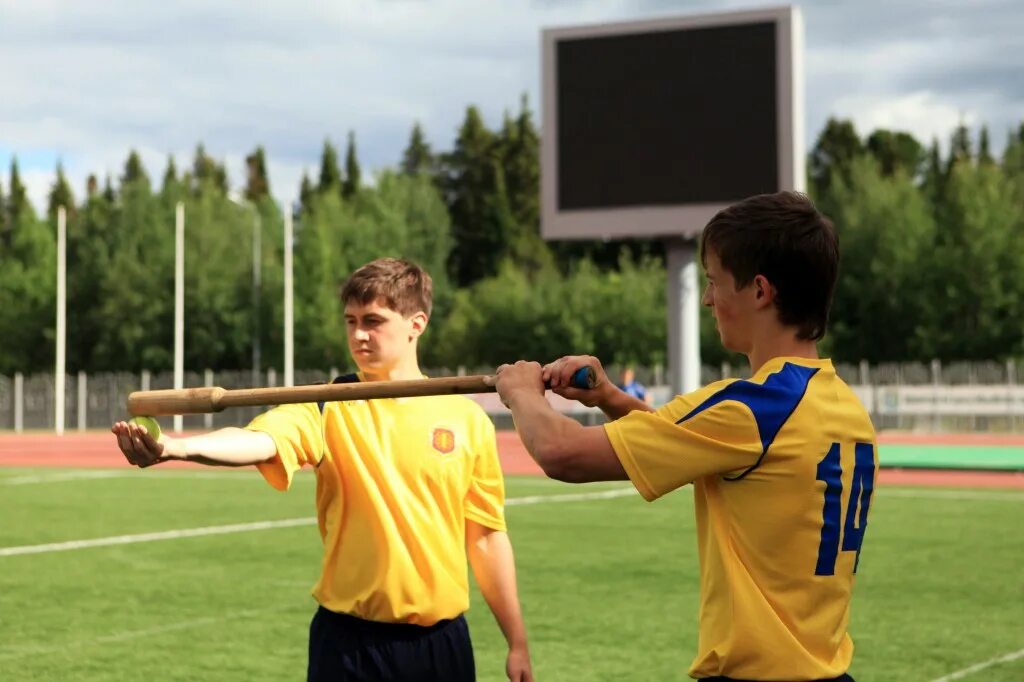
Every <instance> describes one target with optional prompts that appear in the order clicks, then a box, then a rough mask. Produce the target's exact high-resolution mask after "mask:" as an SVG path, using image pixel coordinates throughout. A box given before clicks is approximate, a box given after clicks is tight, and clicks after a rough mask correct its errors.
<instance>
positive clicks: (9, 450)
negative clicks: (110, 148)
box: [0, 431, 1024, 490]
mask: <svg viewBox="0 0 1024 682" xmlns="http://www.w3.org/2000/svg"><path fill="white" fill-rule="evenodd" d="M879 441H880V442H882V443H918V444H929V443H935V444H945V445H950V444H957V445H968V444H977V445H989V446H991V445H1024V437H1022V436H1005V437H1004V436H988V435H985V434H977V435H975V434H951V435H923V436H920V435H916V434H884V435H882V436H880V438H879ZM498 454H499V455H500V457H501V463H502V469H504V471H505V473H507V474H533V475H541V470H540V468H539V467H538V466H537V465H536V463H535V462H534V461H533V460H532V459H530V456H529V454H528V453H527V452H526V448H524V447H523V444H522V441H520V440H519V436H518V434H516V433H515V432H514V431H499V432H498ZM0 466H8V467H15V466H17V467H107V468H110V467H122V466H128V465H127V463H126V462H125V460H124V458H123V457H122V455H121V453H120V451H119V450H118V449H117V444H116V442H115V439H114V436H113V434H110V433H107V432H85V433H78V432H74V433H66V434H65V435H63V436H57V435H55V434H52V433H31V434H12V433H4V434H0ZM160 466H162V467H181V466H184V467H188V466H194V465H191V464H186V463H183V462H171V463H168V464H162V465H160ZM878 476H879V481H880V482H881V483H883V484H892V485H909V486H944V487H953V488H1014V489H1021V490H1024V472H1013V471H1009V472H1007V471H962V470H931V469H882V470H881V471H880V472H879V475H878Z"/></svg>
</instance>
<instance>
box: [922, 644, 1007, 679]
mask: <svg viewBox="0 0 1024 682" xmlns="http://www.w3.org/2000/svg"><path fill="white" fill-rule="evenodd" d="M1018 658H1024V649H1021V650H1020V651H1014V652H1013V653H1012V654H1006V655H1005V656H1000V657H999V658H993V659H990V660H987V661H982V662H981V663H976V664H975V665H972V666H971V667H969V668H964V669H963V670H957V671H956V672H955V673H950V674H948V675H946V676H945V677H940V678H938V679H935V680H932V682H952V680H962V679H963V678H965V677H967V676H969V675H973V674H974V673H976V672H980V671H982V670H984V669H985V668H991V667H992V666H994V665H999V664H1000V663H1009V662H1011V661H1016V660H1017V659H1018Z"/></svg>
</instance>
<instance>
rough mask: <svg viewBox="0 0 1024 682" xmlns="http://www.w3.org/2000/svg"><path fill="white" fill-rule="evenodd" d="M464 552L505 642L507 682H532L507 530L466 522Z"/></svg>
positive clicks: (524, 628)
mask: <svg viewBox="0 0 1024 682" xmlns="http://www.w3.org/2000/svg"><path fill="white" fill-rule="evenodd" d="M466 553H467V554H468V555H469V563H470V566H472V568H473V576H474V577H475V578H476V582H477V584H478V585H479V586H480V593H481V594H482V595H483V597H484V601H486V602H487V606H488V607H489V608H490V609H491V613H493V614H494V619H495V620H496V621H497V622H498V627H499V628H501V632H502V634H503V635H505V641H506V642H508V659H507V660H506V663H505V672H506V674H507V675H508V679H509V680H510V681H511V682H532V681H533V671H532V668H531V666H530V651H529V647H528V646H527V643H526V626H525V625H523V615H522V611H521V609H520V606H519V595H518V592H517V589H516V567H515V558H514V556H513V554H512V543H511V541H510V540H509V537H508V533H506V532H504V531H498V530H494V529H493V528H488V527H486V526H483V525H481V524H479V523H476V522H475V521H466Z"/></svg>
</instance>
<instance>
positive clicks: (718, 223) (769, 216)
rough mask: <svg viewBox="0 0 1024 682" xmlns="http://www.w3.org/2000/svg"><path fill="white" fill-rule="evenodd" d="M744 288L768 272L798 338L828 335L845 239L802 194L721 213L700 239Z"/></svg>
mask: <svg viewBox="0 0 1024 682" xmlns="http://www.w3.org/2000/svg"><path fill="white" fill-rule="evenodd" d="M708 248H710V249H711V250H712V251H714V252H715V255H716V256H718V259H719V260H720V261H721V263H722V267H723V268H725V269H726V270H728V271H729V273H730V274H732V276H733V278H734V279H735V280H736V288H737V289H742V288H743V287H745V286H747V285H748V284H750V283H751V282H752V281H753V280H754V277H755V276H757V275H762V276H763V277H765V278H766V279H767V280H768V281H769V282H771V284H772V286H773V287H775V290H776V292H777V294H776V298H775V306H776V308H777V310H778V311H779V312H778V314H779V320H780V321H781V322H782V324H784V325H786V326H790V327H797V329H798V332H797V338H800V339H804V340H812V339H813V340H815V341H817V340H819V339H821V338H822V337H823V336H825V330H826V328H827V326H828V316H829V308H831V306H832V293H833V291H834V290H835V284H836V277H837V276H838V272H839V242H838V239H837V238H836V233H835V229H834V228H833V226H832V222H831V221H830V220H829V219H828V218H826V217H825V216H824V215H822V214H821V213H820V212H819V211H818V209H817V208H816V207H815V206H814V204H813V203H812V202H811V200H810V199H809V198H807V197H806V196H805V195H803V194H800V193H798V192H777V193H775V194H759V195H757V196H753V197H750V198H748V199H744V200H743V201H741V202H739V203H737V204H733V205H732V206H730V207H728V208H725V209H723V210H721V211H719V212H718V214H717V215H715V217H714V218H712V219H711V222H709V223H708V224H707V227H705V228H704V233H703V234H702V235H701V239H700V251H701V262H702V263H705V258H706V257H707V249H708Z"/></svg>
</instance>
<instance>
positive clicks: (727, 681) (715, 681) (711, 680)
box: [700, 674, 853, 682]
mask: <svg viewBox="0 0 1024 682" xmlns="http://www.w3.org/2000/svg"><path fill="white" fill-rule="evenodd" d="M700 682H750V681H749V680H737V679H735V678H731V677H703V678H700ZM815 682H853V678H852V677H850V676H849V675H846V674H843V675H840V676H839V677H834V678H830V679H827V680H816V681H815Z"/></svg>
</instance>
